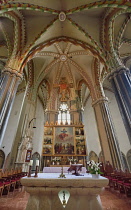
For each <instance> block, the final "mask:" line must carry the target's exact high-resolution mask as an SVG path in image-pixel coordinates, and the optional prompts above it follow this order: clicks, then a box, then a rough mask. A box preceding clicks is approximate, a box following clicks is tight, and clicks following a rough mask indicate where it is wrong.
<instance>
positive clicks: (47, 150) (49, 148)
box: [43, 145, 53, 155]
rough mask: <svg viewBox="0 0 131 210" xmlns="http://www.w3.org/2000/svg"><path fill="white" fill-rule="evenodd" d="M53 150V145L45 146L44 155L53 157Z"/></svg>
mask: <svg viewBox="0 0 131 210" xmlns="http://www.w3.org/2000/svg"><path fill="white" fill-rule="evenodd" d="M52 154H53V148H52V145H43V155H52Z"/></svg>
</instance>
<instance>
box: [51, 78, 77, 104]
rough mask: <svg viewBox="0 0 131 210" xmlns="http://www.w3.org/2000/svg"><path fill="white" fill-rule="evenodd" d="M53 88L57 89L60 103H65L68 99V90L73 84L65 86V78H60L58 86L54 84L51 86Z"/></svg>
mask: <svg viewBox="0 0 131 210" xmlns="http://www.w3.org/2000/svg"><path fill="white" fill-rule="evenodd" d="M53 87H54V88H58V87H59V93H60V95H61V98H60V100H61V101H67V100H68V99H69V98H70V89H69V88H72V87H73V84H72V83H70V84H67V82H66V77H62V78H61V81H60V84H54V85H53Z"/></svg>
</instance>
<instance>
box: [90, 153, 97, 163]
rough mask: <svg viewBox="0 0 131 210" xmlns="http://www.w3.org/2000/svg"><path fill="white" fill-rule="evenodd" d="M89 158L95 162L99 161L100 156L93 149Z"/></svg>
mask: <svg viewBox="0 0 131 210" xmlns="http://www.w3.org/2000/svg"><path fill="white" fill-rule="evenodd" d="M89 160H94V161H95V162H98V156H97V154H96V153H95V152H94V151H91V152H90V153H89Z"/></svg>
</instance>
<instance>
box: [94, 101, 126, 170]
mask: <svg viewBox="0 0 131 210" xmlns="http://www.w3.org/2000/svg"><path fill="white" fill-rule="evenodd" d="M92 105H93V108H94V112H95V117H96V122H97V127H98V133H99V137H100V143H101V147H102V151H103V154H104V159H105V161H110V163H111V164H112V165H113V167H116V168H123V163H122V157H121V152H120V149H119V144H118V141H117V138H116V134H115V131H114V127H113V123H112V119H111V115H110V110H109V106H108V99H107V98H106V97H102V98H99V99H98V100H96V101H95V102H93V104H92Z"/></svg>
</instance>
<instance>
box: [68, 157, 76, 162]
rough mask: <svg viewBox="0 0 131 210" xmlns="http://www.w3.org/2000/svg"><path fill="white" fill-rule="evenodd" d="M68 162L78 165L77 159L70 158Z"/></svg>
mask: <svg viewBox="0 0 131 210" xmlns="http://www.w3.org/2000/svg"><path fill="white" fill-rule="evenodd" d="M68 161H69V162H70V163H77V159H73V158H68Z"/></svg>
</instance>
